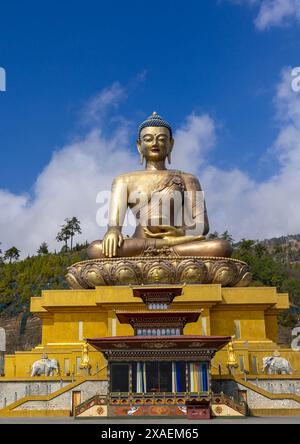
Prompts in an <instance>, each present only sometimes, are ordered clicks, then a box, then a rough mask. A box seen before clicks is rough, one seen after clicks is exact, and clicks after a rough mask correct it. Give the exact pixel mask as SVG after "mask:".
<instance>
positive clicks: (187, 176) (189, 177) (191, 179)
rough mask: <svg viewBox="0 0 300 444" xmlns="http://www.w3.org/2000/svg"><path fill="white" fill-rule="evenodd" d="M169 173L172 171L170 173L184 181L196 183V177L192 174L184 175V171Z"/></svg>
mask: <svg viewBox="0 0 300 444" xmlns="http://www.w3.org/2000/svg"><path fill="white" fill-rule="evenodd" d="M171 171H172V173H174V174H176V175H179V176H181V177H182V178H183V179H184V180H185V181H189V182H194V181H196V182H198V177H197V176H195V175H194V174H192V173H186V172H185V171H181V170H171Z"/></svg>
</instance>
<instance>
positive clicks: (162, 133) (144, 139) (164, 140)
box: [137, 126, 174, 161]
mask: <svg viewBox="0 0 300 444" xmlns="http://www.w3.org/2000/svg"><path fill="white" fill-rule="evenodd" d="M173 144H174V140H173V139H172V138H171V135H170V131H169V130H168V128H165V127H163V126H157V127H146V128H143V129H142V131H141V133H140V138H139V140H138V141H137V147H138V150H139V152H140V153H141V154H143V156H144V157H145V158H146V160H151V161H161V160H165V158H166V157H167V156H168V154H170V153H171V151H172V148H173Z"/></svg>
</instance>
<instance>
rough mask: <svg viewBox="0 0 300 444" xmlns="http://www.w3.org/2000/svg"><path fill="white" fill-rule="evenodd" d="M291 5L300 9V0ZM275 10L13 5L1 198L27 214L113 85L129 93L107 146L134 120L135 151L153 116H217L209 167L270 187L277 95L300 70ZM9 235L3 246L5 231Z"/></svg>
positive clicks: (1, 130) (8, 21)
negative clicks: (287, 72) (57, 156)
mask: <svg viewBox="0 0 300 444" xmlns="http://www.w3.org/2000/svg"><path fill="white" fill-rule="evenodd" d="M278 1H279V0H278ZM286 1H287V2H289V3H290V4H291V7H295V8H296V9H295V11H296V12H297V13H298V12H299V10H297V8H300V5H299V2H298V0H286ZM268 2H269V0H262V1H261V0H244V1H242V2H235V1H230V0H224V1H217V0H216V1H215V0H201V1H199V0H189V1H188V2H182V1H179V0H164V1H163V2H160V3H159V4H158V3H153V2H152V3H151V4H150V3H149V2H143V1H137V0H128V1H126V2H124V1H121V0H115V1H111V2H104V1H99V0H98V1H96V0H94V1H93V0H86V1H85V2H82V1H76V0H73V1H72V2H71V1H66V0H61V1H59V2H58V1H51V2H50V1H48V0H44V1H43V2H38V1H33V0H28V1H26V2H24V1H21V0H20V1H16V0H9V1H8V0H3V1H2V2H1V14H0V66H2V67H4V68H5V70H6V73H7V91H6V92H4V93H2V92H1V93H0V146H1V174H0V190H3V192H6V193H7V195H8V196H11V197H12V199H14V198H16V199H18V198H21V199H22V198H24V199H25V200H24V202H23V203H22V206H23V207H27V208H28V205H30V202H31V203H32V200H34V199H36V194H35V193H36V186H37V182H36V181H37V178H38V177H39V176H41V175H43V171H45V169H47V168H48V167H49V164H51V159H53V153H54V151H56V152H60V150H63V148H64V147H65V146H67V145H70V144H73V143H75V142H76V141H78V140H81V139H82V138H85V137H87V135H88V134H89V132H90V131H92V130H93V129H95V128H96V127H97V121H96V120H95V121H92V122H91V121H87V119H85V118H84V116H85V115H86V109H87V107H88V106H89V104H90V103H91V101H92V100H93V98H94V97H99V94H101V91H102V92H103V90H105V89H106V90H107V89H109V88H111V86H112V85H114V84H115V85H119V87H120V88H121V89H122V93H121V94H120V95H119V96H118V100H116V101H115V102H114V101H112V103H111V104H109V106H107V107H106V109H105V111H103V113H102V114H101V124H100V123H99V126H101V131H102V132H103V134H105V136H106V137H108V138H109V137H112V134H113V130H114V129H116V127H119V125H120V124H121V123H120V122H122V124H124V122H126V125H128V127H127V130H128V134H126V141H125V140H124V145H125V146H126V147H128V149H129V151H132V153H135V147H134V141H135V137H136V135H135V129H136V126H137V125H138V123H140V121H141V120H142V119H144V117H146V116H148V115H149V114H150V113H151V112H152V111H153V110H157V111H158V112H159V113H160V114H161V115H163V116H164V117H165V118H166V119H167V120H169V121H170V122H171V124H172V126H173V127H174V129H180V128H181V127H182V125H183V124H184V122H185V121H186V118H187V116H189V115H191V113H194V114H195V115H199V116H201V115H202V116H203V115H209V117H210V119H212V121H213V122H214V148H213V149H209V150H206V151H205V164H206V165H208V166H211V167H216V168H218V169H220V171H222V172H230V171H233V170H238V171H242V174H244V175H245V177H247V180H250V181H255V183H256V184H261V183H265V182H267V181H268V180H270V179H272V177H274V175H275V176H276V174H277V173H278V168H279V166H278V162H279V159H278V157H276V155H274V153H273V152H272V151H270V147H272V146H273V144H274V141H275V140H276V138H277V137H278V134H279V132H280V130H281V129H282V120H281V121H280V122H278V119H277V118H276V113H277V112H278V109H277V108H278V107H277V108H276V103H275V104H274V101H275V102H276V91H277V89H278V85H279V84H280V82H281V81H282V78H283V77H282V76H283V74H282V72H283V70H284V69H286V67H294V66H299V65H300V53H299V22H298V19H297V17H296V14H294V13H293V10H292V12H286V11H285V12H282V14H283V16H282V17H280V16H279V18H278V10H277V12H276V11H275V13H276V14H277V15H276V17H275V19H274V18H273V19H270V16H267V19H264V18H263V19H261V17H262V14H263V13H266V11H263V10H262V8H263V7H264V8H265V9H266V8H267V7H268ZM269 6H270V5H269ZM267 12H268V13H270V11H267ZM271 13H272V11H271ZM280 13H281V12H280V11H279V14H280ZM284 14H285V15H284ZM295 17H296V18H295ZM259 19H261V20H260V22H258V20H259ZM263 20H265V21H263ZM266 20H269V22H267V21H266ZM272 20H273V21H272ZM98 117H99V116H98ZM99 122H100V121H99ZM124 137H125V136H124ZM122 143H123V141H122V138H121V139H119V140H118V142H117V145H118V144H120V145H121V144H122ZM120 148H123V147H122V146H120ZM177 150H181V151H183V150H184V146H177ZM200 154H201V153H198V155H200ZM116 161H117V162H118V160H116ZM199 165H200V164H199ZM119 167H120V168H121V165H117V166H116V169H118V168H119ZM201 168H202V167H201V165H200V166H199V171H198V173H199V175H200V179H201V173H203V174H204V175H205V172H202V170H201ZM24 196H25V197H24ZM6 197H7V196H6ZM26 199H28V200H27V201H26ZM5 202H6V201H5ZM2 211H5V206H4V208H2ZM74 211H75V208H74ZM92 212H94V208H93V209H92ZM215 214H218V212H217V211H216V212H215ZM68 216H70V215H69V214H66V217H68ZM91 217H92V218H93V217H94V213H92V216H91ZM5 223H7V220H6V222H5ZM0 225H1V224H0ZM227 228H229V230H230V227H228V226H226V227H224V229H227ZM292 229H294V230H296V228H295V227H290V228H289V230H292ZM16 230H17V228H16ZM232 231H234V228H233V229H232ZM279 231H280V230H278V229H277V231H276V230H275V231H274V230H273V231H272V230H271V231H270V235H271V234H280V233H279ZM296 231H297V230H296ZM299 231H300V229H299ZM284 232H285V229H282V234H285V233H284ZM265 234H268V233H267V232H266V233H265V232H264V235H265ZM241 235H242V234H241ZM253 235H258V234H257V233H253ZM0 236H2V237H1V238H0V241H1V240H2V239H3V240H2V242H4V244H5V242H6V241H5V239H6V236H7V232H6V231H5V228H3V232H1V230H0ZM44 236H45V237H47V236H46V232H45V233H44ZM51 236H52V234H51ZM40 238H42V234H41V235H40V237H38V238H37V239H35V240H34V242H39V240H40ZM7 242H11V241H7ZM32 242H33V241H32ZM49 242H51V241H50V240H49ZM24 248H26V249H28V250H30V249H31V248H34V247H30V246H26V247H24Z"/></svg>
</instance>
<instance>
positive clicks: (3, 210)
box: [0, 69, 300, 255]
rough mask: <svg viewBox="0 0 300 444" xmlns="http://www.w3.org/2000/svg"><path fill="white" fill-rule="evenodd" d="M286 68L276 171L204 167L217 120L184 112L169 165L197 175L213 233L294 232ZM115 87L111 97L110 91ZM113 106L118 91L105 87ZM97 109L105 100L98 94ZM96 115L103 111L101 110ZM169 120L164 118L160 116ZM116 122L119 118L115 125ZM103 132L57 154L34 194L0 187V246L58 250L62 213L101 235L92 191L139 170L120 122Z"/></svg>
mask: <svg viewBox="0 0 300 444" xmlns="http://www.w3.org/2000/svg"><path fill="white" fill-rule="evenodd" d="M290 72H291V70H290V69H286V70H284V71H283V73H282V78H281V81H280V83H279V85H278V88H277V92H276V96H275V107H276V112H277V119H278V125H279V133H278V137H277V139H276V140H275V142H274V144H273V146H272V148H271V150H272V155H275V156H276V157H277V159H278V162H279V169H278V170H277V171H276V172H275V173H274V175H273V176H272V177H271V178H270V179H268V180H266V181H263V182H260V183H258V182H256V181H255V180H253V179H252V178H251V177H249V175H248V174H247V173H246V172H243V171H241V170H239V169H234V170H230V171H226V170H222V169H219V168H216V167H214V166H213V165H210V164H209V162H208V153H209V152H210V151H211V150H212V149H213V146H214V143H215V139H216V124H215V122H214V121H213V119H212V118H211V117H209V116H208V115H197V114H194V113H192V114H190V115H189V116H187V118H186V119H185V121H184V123H183V125H182V126H180V127H179V128H178V129H177V131H176V132H175V147H174V152H173V156H172V159H173V161H172V166H171V167H172V168H179V169H182V170H185V171H189V172H193V173H195V174H197V176H198V177H199V179H200V182H201V183H202V186H203V189H204V191H205V194H206V200H207V206H208V212H209V219H210V225H211V231H214V230H217V231H221V232H222V231H225V230H226V229H228V230H229V232H230V233H232V234H233V236H234V238H235V239H240V238H242V237H245V238H266V237H272V236H280V235H283V234H287V233H299V231H300V208H299V196H300V180H299V177H300V94H297V93H295V92H293V91H292V89H291V80H292V78H291V75H290ZM113 91H116V95H114V94H113ZM104 94H105V95H106V97H108V96H109V95H110V94H111V96H110V97H111V100H112V102H113V103H116V101H117V97H119V99H120V98H121V97H123V94H119V89H118V88H117V89H115V86H113V87H112V89H111V90H108V89H107V90H104ZM97 97H98V99H99V100H98V103H100V109H101V110H102V109H104V108H105V106H110V104H111V102H110V101H109V100H107V103H106V105H105V106H104V107H102V103H103V101H105V100H104V99H103V98H101V95H98V96H97ZM101 112H102V111H101ZM166 117H167V116H166ZM120 122H121V123H120ZM124 122H125V121H124V120H122V119H121V120H119V126H118V128H117V129H116V131H115V132H114V133H113V134H112V136H111V137H109V138H108V137H105V136H104V134H103V131H102V125H103V123H102V120H101V119H100V120H99V124H98V125H97V129H94V130H92V131H90V132H89V133H88V134H87V135H86V136H85V137H83V138H82V139H81V140H78V141H76V142H74V143H70V144H68V145H67V146H65V147H62V148H61V149H60V150H58V151H56V152H55V153H54V154H53V156H52V159H51V161H50V162H49V164H48V165H47V166H46V168H45V169H44V170H43V171H42V172H41V174H40V175H39V177H38V178H37V180H36V183H35V185H34V192H33V194H32V195H29V194H28V195H14V194H13V193H11V192H9V191H7V190H0V241H2V246H1V247H2V249H3V250H4V249H6V248H9V247H11V246H12V245H15V246H16V247H17V248H19V249H21V251H22V252H23V255H26V254H33V253H34V252H35V251H36V249H37V248H38V247H39V245H40V244H41V242H43V241H46V242H47V243H48V244H49V245H50V246H51V248H52V249H53V248H59V246H58V244H57V243H56V241H55V236H56V234H57V231H58V229H59V226H60V225H61V224H62V223H63V222H64V219H65V218H66V217H71V216H77V217H78V218H79V219H80V221H81V223H82V231H83V234H82V235H81V237H79V238H78V239H77V240H80V241H85V240H86V239H87V240H89V241H91V240H93V239H96V238H101V237H102V236H103V234H104V232H105V229H104V228H102V229H101V228H99V227H98V225H97V224H96V211H97V209H98V208H97V204H96V200H95V199H96V195H97V193H98V192H99V191H102V190H109V189H110V186H111V182H112V179H113V177H115V176H116V175H117V174H119V173H122V172H126V171H132V170H135V169H138V168H139V163H138V162H139V158H138V155H137V154H135V153H134V152H133V151H132V150H130V147H129V139H130V137H129V131H128V126H127V124H126V122H125V123H124Z"/></svg>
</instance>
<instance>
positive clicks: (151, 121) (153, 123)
mask: <svg viewBox="0 0 300 444" xmlns="http://www.w3.org/2000/svg"><path fill="white" fill-rule="evenodd" d="M144 128H167V129H168V130H169V133H170V140H171V141H172V146H171V149H170V151H169V153H168V154H167V158H168V162H169V164H171V150H172V148H173V142H174V141H173V131H172V127H171V125H170V124H169V122H167V121H166V120H165V119H163V118H162V117H161V116H160V115H159V114H157V112H156V111H153V113H152V114H151V116H149V117H148V118H147V119H146V120H144V121H143V122H142V123H141V124H140V125H139V127H138V141H139V140H140V136H141V131H142V130H143V129H144ZM140 163H141V165H143V163H144V154H143V153H142V152H140Z"/></svg>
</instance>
